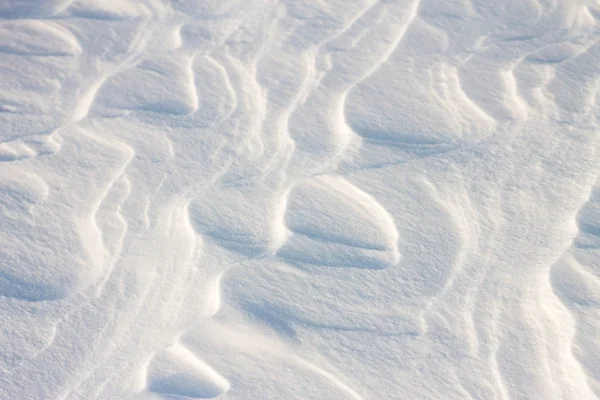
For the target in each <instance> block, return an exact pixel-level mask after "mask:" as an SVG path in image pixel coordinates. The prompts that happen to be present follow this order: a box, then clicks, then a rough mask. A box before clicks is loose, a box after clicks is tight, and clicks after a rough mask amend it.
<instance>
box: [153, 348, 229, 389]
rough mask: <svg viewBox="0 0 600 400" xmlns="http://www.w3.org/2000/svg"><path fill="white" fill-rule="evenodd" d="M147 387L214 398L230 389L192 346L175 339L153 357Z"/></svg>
mask: <svg viewBox="0 0 600 400" xmlns="http://www.w3.org/2000/svg"><path fill="white" fill-rule="evenodd" d="M147 389H148V390H149V391H151V392H155V393H161V394H165V395H172V396H181V397H185V398H192V399H213V398H216V397H219V396H221V395H222V394H224V393H226V392H227V391H228V390H229V382H228V381H227V380H226V379H225V378H224V377H222V376H221V375H220V374H219V373H218V372H216V371H215V370H214V369H212V368H211V367H210V366H209V365H208V364H206V363H205V362H204V361H202V360H200V359H199V358H197V357H196V356H195V355H194V354H193V353H192V352H190V351H189V350H188V349H186V348H185V347H183V346H181V345H180V344H177V343H175V344H173V345H171V346H169V347H166V348H164V349H163V350H161V351H159V352H158V353H156V354H155V355H154V356H153V357H152V359H151V360H150V363H149V364H148V369H147Z"/></svg>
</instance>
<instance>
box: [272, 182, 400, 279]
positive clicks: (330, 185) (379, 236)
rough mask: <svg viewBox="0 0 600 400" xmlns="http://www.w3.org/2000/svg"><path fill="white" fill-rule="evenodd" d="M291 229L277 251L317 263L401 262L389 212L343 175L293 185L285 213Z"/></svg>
mask: <svg viewBox="0 0 600 400" xmlns="http://www.w3.org/2000/svg"><path fill="white" fill-rule="evenodd" d="M284 221H285V225H286V227H287V229H289V231H291V232H292V235H291V237H290V238H289V239H288V240H287V242H285V243H284V244H283V246H282V248H281V249H279V251H278V253H277V254H278V255H279V256H280V257H282V258H284V259H289V260H292V261H297V262H305V263H310V264H316V265H326V266H335V267H344V266H349V267H355V268H373V269H384V268H387V267H390V266H393V265H395V264H396V263H398V261H399V260H400V253H399V251H398V248H397V241H398V231H397V229H396V226H395V223H394V221H393V219H392V217H391V216H390V215H389V213H388V212H387V211H386V210H385V209H384V208H383V207H382V206H381V205H380V204H379V203H378V202H377V201H376V200H375V199H374V198H372V197H371V196H369V195H368V194H367V193H365V192H363V191H362V190H360V189H359V188H357V187H356V186H354V185H352V184H350V183H349V182H347V181H346V180H345V179H343V178H341V177H336V176H317V177H314V178H308V179H306V180H304V181H301V182H299V183H297V184H296V185H295V186H294V187H293V188H292V189H291V190H290V193H289V195H288V197H287V206H286V210H285V214H284Z"/></svg>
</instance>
